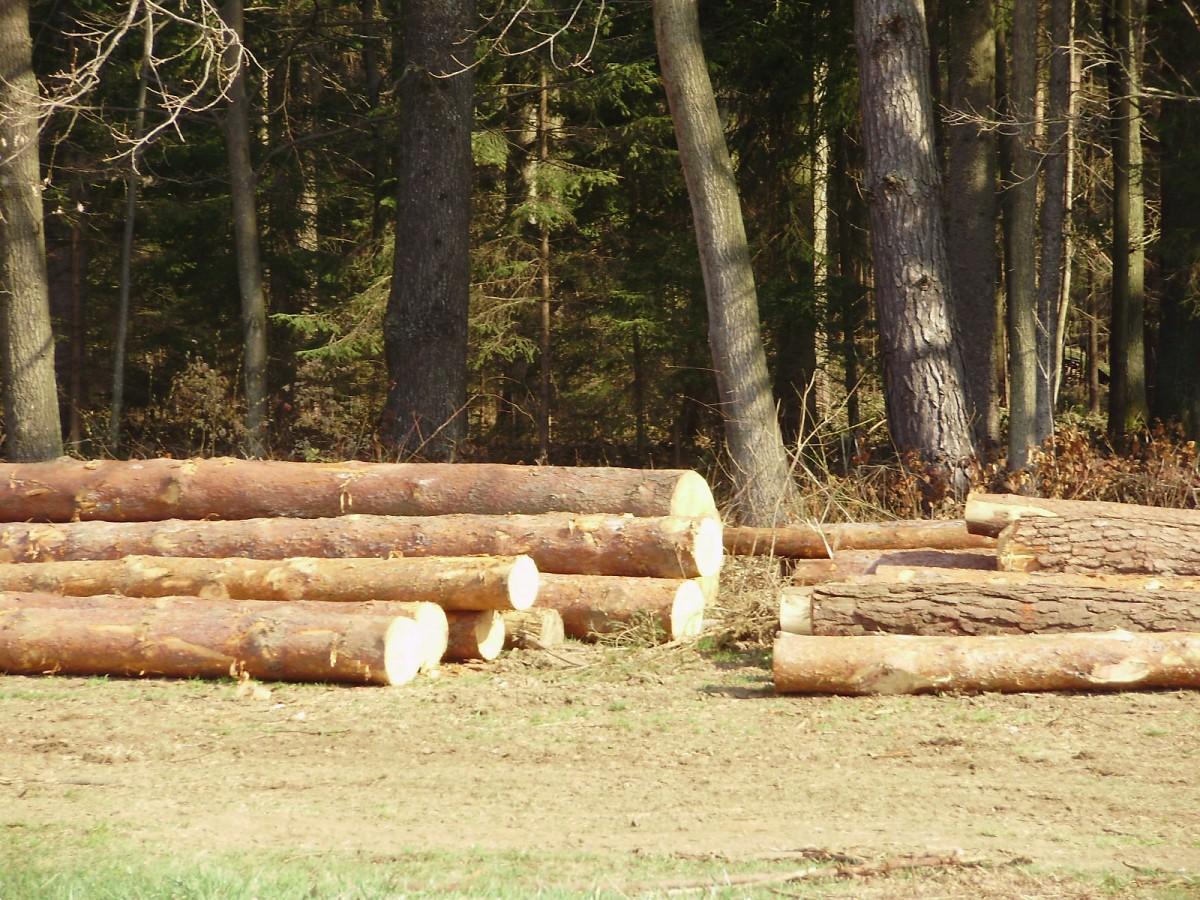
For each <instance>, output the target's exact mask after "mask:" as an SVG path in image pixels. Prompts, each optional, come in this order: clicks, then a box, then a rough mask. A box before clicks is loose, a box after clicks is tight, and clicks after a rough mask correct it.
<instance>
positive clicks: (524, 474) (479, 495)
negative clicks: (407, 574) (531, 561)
mask: <svg viewBox="0 0 1200 900" xmlns="http://www.w3.org/2000/svg"><path fill="white" fill-rule="evenodd" d="M0 510H3V516H4V518H6V519H8V520H10V521H20V520H24V519H33V520H39V521H52V522H72V521H78V520H82V519H108V520H113V521H149V520H154V519H209V518H221V519H252V518H258V517H261V516H298V517H303V518H316V517H324V516H337V515H341V514H342V513H351V512H357V513H369V514H377V515H393V516H420V515H429V516H432V515H443V514H446V513H475V514H487V515H506V514H508V513H542V512H554V511H561V512H589V513H612V514H623V513H629V514H632V515H635V516H643V517H645V516H665V515H671V516H707V517H711V518H717V507H716V503H715V502H714V501H713V496H712V491H711V490H709V487H708V483H707V482H706V481H705V480H704V478H702V477H701V476H700V475H699V474H697V473H696V472H693V471H690V470H679V469H659V470H653V471H643V470H641V469H616V468H603V467H598V468H575V467H570V466H540V467H534V466H506V465H497V464H489V463H479V464H470V465H468V464H457V465H449V464H447V465H437V464H421V463H361V462H346V463H320V464H318V463H297V462H279V461H264V460H239V459H229V458H223V459H193V460H174V459H147V460H132V461H129V462H123V461H118V460H91V461H82V460H75V459H61V460H56V461H54V462H49V463H44V464H41V465H27V464H3V463H0Z"/></svg>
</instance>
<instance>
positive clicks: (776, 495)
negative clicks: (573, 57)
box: [653, 0, 799, 525]
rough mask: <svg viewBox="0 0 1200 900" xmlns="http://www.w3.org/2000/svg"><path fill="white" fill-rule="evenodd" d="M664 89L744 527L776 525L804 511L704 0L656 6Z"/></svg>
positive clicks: (668, 0)
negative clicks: (713, 72)
mask: <svg viewBox="0 0 1200 900" xmlns="http://www.w3.org/2000/svg"><path fill="white" fill-rule="evenodd" d="M653 6H654V31H655V38H656V41H657V45H658V56H659V62H660V65H661V67H662V77H663V84H664V85H665V87H666V92H667V101H668V103H669V105H670V108H671V120H672V122H673V123H674V125H675V139H676V141H677V143H678V145H679V160H680V163H681V165H682V167H683V174H684V179H685V181H686V182H687V187H688V198H689V200H690V201H691V208H692V219H693V224H694V226H695V229H696V244H697V247H698V249H699V253H700V267H701V271H702V273H703V276H704V291H705V295H706V297H707V301H708V339H709V346H710V348H711V350H712V358H713V369H714V373H715V376H716V381H717V390H718V392H719V394H720V400H719V403H720V408H721V412H722V415H723V416H724V420H725V435H726V439H727V441H728V445H729V453H730V456H731V458H732V462H733V466H734V480H735V484H736V500H735V504H736V507H737V510H738V513H739V515H740V517H741V518H742V520H743V521H745V522H746V523H747V524H751V525H773V524H775V522H777V521H783V520H786V518H787V517H788V516H789V514H791V512H792V511H793V510H794V509H795V507H796V505H797V504H798V502H799V496H798V494H797V492H796V486H795V484H794V483H793V481H792V477H791V471H790V468H789V465H788V456H787V451H786V449H785V448H784V445H783V437H782V434H781V432H780V428H779V421H778V419H777V418H776V415H775V404H774V400H773V398H772V396H771V381H770V377H769V375H768V372H767V359H766V354H765V352H764V350H763V346H762V341H761V338H760V337H759V329H760V326H759V314H758V299H757V296H756V292H755V287H754V273H753V271H752V269H751V266H750V251H749V248H748V245H747V242H746V229H745V226H744V224H743V221H742V210H741V203H740V201H739V199H738V193H737V182H736V180H735V178H734V174H733V164H732V163H731V161H730V158H729V150H728V148H727V147H726V144H725V136H724V134H723V133H722V130H721V121H720V117H719V115H718V113H717V104H716V100H715V98H714V96H713V89H712V83H711V81H710V80H709V77H708V69H707V67H706V64H705V60H704V51H703V49H702V47H701V44H700V23H699V15H698V12H697V2H696V0H654V4H653Z"/></svg>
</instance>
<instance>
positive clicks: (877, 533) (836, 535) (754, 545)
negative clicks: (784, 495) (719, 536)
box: [725, 521, 995, 559]
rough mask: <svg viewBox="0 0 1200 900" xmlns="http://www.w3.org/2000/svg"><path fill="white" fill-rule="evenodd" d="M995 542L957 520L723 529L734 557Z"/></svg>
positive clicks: (807, 556)
mask: <svg viewBox="0 0 1200 900" xmlns="http://www.w3.org/2000/svg"><path fill="white" fill-rule="evenodd" d="M994 546H995V543H994V542H993V541H992V540H990V539H988V538H986V537H982V536H979V535H973V534H968V533H967V528H966V525H964V524H963V523H962V522H960V521H945V522H929V521H913V522H852V523H849V524H840V525H789V526H786V527H782V528H736V527H727V528H726V529H725V549H726V551H728V552H729V553H730V554H733V555H735V556H782V557H792V558H796V559H828V558H829V557H830V556H832V555H836V553H838V552H840V551H844V550H910V549H936V550H973V549H988V548H991V547H994Z"/></svg>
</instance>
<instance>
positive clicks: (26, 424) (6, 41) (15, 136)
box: [0, 0, 62, 462]
mask: <svg viewBox="0 0 1200 900" xmlns="http://www.w3.org/2000/svg"><path fill="white" fill-rule="evenodd" d="M0 362H2V366H3V371H2V376H3V378H2V380H3V385H4V430H5V440H6V445H7V446H6V450H7V454H8V458H9V459H10V460H13V461H15V462H23V461H27V460H41V459H52V458H53V457H55V456H60V455H62V430H61V425H60V419H59V411H58V391H57V388H56V386H55V377H54V336H53V334H52V333H51V329H50V293H49V287H48V282H47V277H46V245H45V232H44V230H43V226H42V179H41V173H40V172H39V171H38V85H37V80H36V79H35V78H34V75H33V65H32V44H31V41H30V38H29V5H28V2H27V0H9V2H7V3H4V4H0Z"/></svg>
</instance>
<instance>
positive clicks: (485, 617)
mask: <svg viewBox="0 0 1200 900" xmlns="http://www.w3.org/2000/svg"><path fill="white" fill-rule="evenodd" d="M446 617H447V619H448V620H449V623H450V642H449V646H448V647H447V648H446V655H445V658H446V659H447V660H450V661H453V662H462V661H464V660H468V659H482V660H485V661H490V660H493V659H495V658H496V657H497V656H499V655H500V651H502V650H503V649H504V633H505V629H504V616H502V615H501V614H500V613H499V612H497V611H495V610H486V611H483V612H465V611H454V612H449V613H447V614H446Z"/></svg>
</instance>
